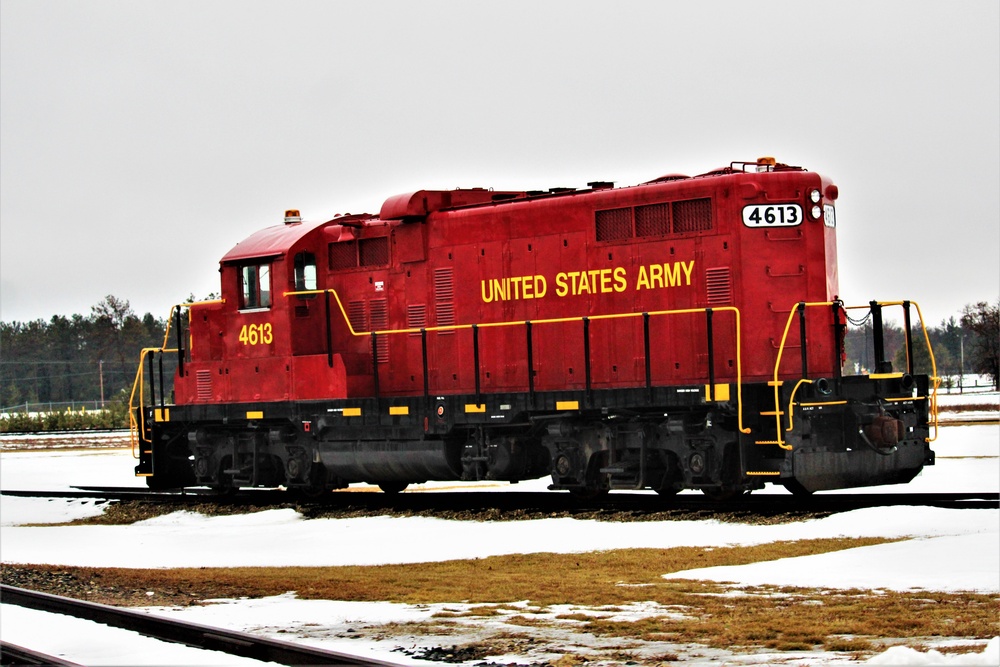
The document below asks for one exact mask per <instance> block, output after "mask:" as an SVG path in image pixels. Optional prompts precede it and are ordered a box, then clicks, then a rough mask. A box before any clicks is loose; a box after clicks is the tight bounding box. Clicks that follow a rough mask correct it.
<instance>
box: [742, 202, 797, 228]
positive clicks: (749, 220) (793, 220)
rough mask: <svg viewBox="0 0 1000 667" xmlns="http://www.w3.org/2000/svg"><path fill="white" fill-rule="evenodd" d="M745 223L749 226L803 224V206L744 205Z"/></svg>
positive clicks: (793, 225) (790, 225)
mask: <svg viewBox="0 0 1000 667" xmlns="http://www.w3.org/2000/svg"><path fill="white" fill-rule="evenodd" d="M743 224H744V225H746V226H747V227H795V226H797V225H801V224H802V207H801V206H799V205H798V204H753V205H750V206H744V207H743Z"/></svg>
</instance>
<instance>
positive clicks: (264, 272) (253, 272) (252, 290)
mask: <svg viewBox="0 0 1000 667" xmlns="http://www.w3.org/2000/svg"><path fill="white" fill-rule="evenodd" d="M270 307H271V265H270V264H248V265H246V266H243V267H241V269H240V310H249V309H252V308H270Z"/></svg>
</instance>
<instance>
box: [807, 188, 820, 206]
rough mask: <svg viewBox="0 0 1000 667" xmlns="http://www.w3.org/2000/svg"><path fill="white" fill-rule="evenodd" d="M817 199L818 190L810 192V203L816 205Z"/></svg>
mask: <svg viewBox="0 0 1000 667" xmlns="http://www.w3.org/2000/svg"><path fill="white" fill-rule="evenodd" d="M819 198H820V193H819V190H812V191H811V192H810V193H809V199H810V200H811V201H812V203H814V204H818V203H819Z"/></svg>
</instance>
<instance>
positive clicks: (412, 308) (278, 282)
mask: <svg viewBox="0 0 1000 667" xmlns="http://www.w3.org/2000/svg"><path fill="white" fill-rule="evenodd" d="M837 196H838V190H837V186H836V185H834V184H833V183H832V182H831V181H830V180H828V179H826V178H824V177H822V176H820V175H818V174H816V173H814V172H810V171H807V170H804V169H802V168H800V167H792V166H788V165H783V164H777V163H775V161H774V160H773V159H771V158H762V159H760V160H757V161H755V162H734V163H731V164H730V166H729V167H726V168H722V169H719V170H717V171H713V172H710V173H707V174H702V175H700V176H696V177H693V178H690V177H686V176H681V175H668V176H663V177H661V178H657V179H655V180H652V181H649V182H647V183H643V184H641V185H637V186H632V187H622V188H615V187H613V185H612V184H611V183H605V182H593V183H589V184H588V188H587V189H585V190H577V189H571V188H554V189H551V190H547V191H524V192H520V191H494V190H487V189H481V188H474V189H458V190H450V191H436V190H435V191H431V190H421V191H417V192H413V193H408V194H404V195H399V196H396V197H391V198H390V199H388V200H386V201H385V203H384V204H383V205H382V208H381V211H380V212H379V214H378V215H369V214H364V215H341V216H337V217H334V218H333V219H332V220H327V221H323V222H304V221H302V220H301V218H300V217H299V215H298V212H297V211H288V212H287V213H286V217H285V220H284V224H282V225H277V226H274V227H269V228H267V229H263V230H261V231H259V232H257V233H256V234H253V235H252V236H250V237H249V238H247V239H246V240H244V241H242V242H240V243H239V244H237V245H236V246H235V247H234V248H233V249H232V250H230V251H229V252H228V253H227V254H226V255H225V256H223V258H222V261H221V269H220V272H221V277H222V292H221V295H222V298H221V299H220V300H218V301H213V302H203V303H193V304H184V305H183V306H181V307H178V308H176V309H175V310H174V313H173V314H172V316H171V318H172V325H173V329H174V333H175V334H176V346H175V347H174V348H171V349H167V345H166V344H165V345H164V347H163V348H162V349H156V350H146V351H144V355H145V356H146V357H148V362H149V364H148V370H144V369H146V368H147V367H146V366H145V365H144V364H140V373H139V376H138V378H137V385H136V386H137V389H138V391H137V392H136V396H137V398H138V405H136V407H135V409H134V411H133V412H134V415H135V421H136V424H135V431H136V444H137V447H138V458H139V465H138V466H137V467H136V474H138V475H142V476H146V478H147V482H148V484H149V485H150V486H151V487H161V488H162V487H178V486H189V485H209V486H212V487H216V488H219V489H228V488H235V487H243V486H285V487H288V488H291V489H300V490H303V491H305V492H309V493H319V492H323V491H326V490H329V489H336V488H343V487H346V486H347V485H349V484H351V483H355V482H368V483H374V484H378V485H379V486H380V487H381V488H382V489H383V490H385V491H387V492H397V491H400V490H402V489H403V488H405V487H406V486H407V485H408V484H411V483H417V482H424V481H428V480H482V479H493V480H509V481H512V482H515V481H519V480H525V479H535V478H539V477H543V476H546V475H550V476H551V479H552V484H551V486H550V488H552V489H566V490H569V491H571V492H574V493H577V494H579V495H582V496H594V495H598V494H601V493H603V492H606V491H608V490H610V489H653V490H655V491H657V492H659V493H662V494H672V493H675V492H677V491H679V490H681V489H689V488H691V489H701V490H703V491H704V492H706V493H707V494H709V495H712V496H718V497H730V496H733V495H735V494H739V493H743V492H747V491H750V490H752V489H755V488H761V487H763V485H764V484H765V483H767V482H773V483H778V484H783V485H785V486H786V487H788V488H789V489H791V490H792V491H795V492H812V491H816V490H820V489H836V488H845V487H853V486H868V485H876V484H887V483H902V482H907V481H909V480H910V479H912V478H913V477H914V476H915V475H916V474H917V473H918V472H920V470H921V469H922V467H923V466H924V465H930V464H933V462H934V453H933V452H932V451H931V449H930V446H929V442H930V441H931V439H932V438H931V437H930V436H931V431H932V427H933V426H934V425H935V422H936V409H935V401H934V397H935V393H934V390H935V388H936V387H935V384H934V383H935V381H936V378H934V377H933V376H931V377H928V376H926V375H917V374H915V373H913V369H912V362H908V366H911V367H908V368H905V369H898V370H895V371H894V370H893V369H892V364H891V362H889V361H887V360H885V359H884V356H885V355H884V352H883V348H882V343H881V341H882V335H881V316H882V309H883V307H884V306H886V305H899V306H902V307H903V315H904V318H905V323H906V327H905V329H906V331H907V346H908V350H910V351H911V353H910V354H908V357H907V358H908V359H911V360H912V358H913V355H912V345H913V343H912V338H911V336H910V307H911V303H910V302H898V303H893V304H884V303H878V302H874V301H873V302H871V303H869V304H866V305H865V306H864V308H866V309H868V310H870V312H871V315H872V317H873V322H874V330H875V335H874V339H875V342H874V348H875V349H874V354H875V357H876V359H877V361H878V366H877V368H876V369H875V371H876V372H874V373H872V374H869V375H860V376H846V375H843V374H842V372H841V370H842V369H841V365H842V355H843V337H844V332H845V327H846V319H845V318H846V310H845V306H844V304H842V303H841V302H840V301H839V300H838V284H837V245H836V217H835V208H834V204H835V201H836V199H837ZM914 305H915V304H914ZM924 338H926V336H924ZM171 340H173V339H172V338H171ZM165 355H166V356H169V357H170V358H173V356H174V355H176V359H177V372H176V373H175V374H174V377H173V396H172V398H171V399H170V400H169V401H168V400H167V394H168V393H169V392H168V391H165V390H164V377H163V375H164V374H163V371H162V365H161V367H160V368H161V370H160V371H159V378H158V379H157V377H156V376H157V366H156V365H155V364H154V363H153V359H154V357H157V356H158V357H160V359H161V360H162V359H163V357H164V356H165ZM935 374H936V373H935ZM147 379H148V383H147ZM147 385H148V387H147ZM157 388H158V391H157ZM934 432H935V434H936V430H935V431H934Z"/></svg>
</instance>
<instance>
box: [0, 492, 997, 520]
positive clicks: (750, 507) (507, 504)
mask: <svg viewBox="0 0 1000 667" xmlns="http://www.w3.org/2000/svg"><path fill="white" fill-rule="evenodd" d="M0 495H6V496H17V497H28V498H65V499H94V500H103V501H118V502H122V501H135V502H142V503H154V504H166V505H178V506H184V505H195V504H218V505H224V506H230V507H233V506H235V507H246V508H248V509H254V510H255V509H262V508H267V507H277V506H285V507H287V506H291V505H294V506H296V507H299V508H303V509H304V510H305V511H306V512H307V513H313V512H315V513H320V514H323V515H329V516H335V515H336V513H337V511H338V510H343V511H358V510H363V511H368V512H372V513H379V514H394V513H397V512H400V513H403V512H405V513H411V512H425V513H433V512H442V513H448V512H468V513H476V512H499V513H500V515H499V516H495V518H503V516H502V515H503V513H506V512H516V513H518V515H519V516H518V518H525V517H524V515H525V514H531V513H536V512H537V513H539V514H551V513H553V512H559V513H564V514H569V515H572V514H578V513H593V512H601V513H615V512H625V513H631V514H653V513H660V512H669V511H677V510H681V511H688V512H705V513H712V512H734V511H739V512H745V513H749V514H754V513H758V514H774V513H792V514H794V513H815V512H843V511H847V510H852V509H862V508H869V507H898V506H932V507H944V508H954V509H991V508H996V507H1000V493H996V492H987V493H969V492H963V493H853V494H852V493H818V494H814V495H811V496H793V495H791V494H788V495H786V494H759V495H752V494H751V495H746V496H741V497H738V498H734V499H732V500H728V501H717V500H711V499H709V498H707V497H705V496H702V495H700V494H681V495H677V496H673V497H661V496H657V495H655V494H652V493H613V494H610V495H608V496H605V497H603V498H600V499H596V500H589V501H583V500H580V499H578V498H574V497H572V496H571V495H570V494H567V493H556V492H534V491H526V492H520V491H510V492H504V493H497V492H495V491H462V492H449V491H437V492H417V493H402V494H399V495H387V494H383V493H344V492H340V493H338V492H334V493H330V494H328V495H326V496H325V497H323V498H321V499H305V498H302V497H300V496H297V495H295V494H293V493H289V492H286V491H280V490H273V489H247V490H243V491H240V492H239V493H236V494H233V495H224V496H220V495H218V494H216V493H214V492H212V491H209V490H200V489H195V490H186V491H184V492H180V491H174V492H163V491H155V492H154V491H146V490H144V489H140V488H135V487H75V488H74V489H73V490H71V491H32V490H0ZM472 518H476V517H472Z"/></svg>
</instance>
